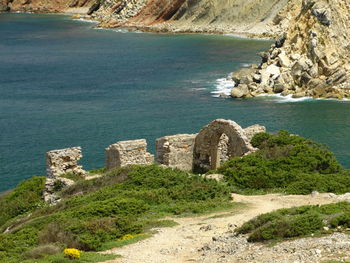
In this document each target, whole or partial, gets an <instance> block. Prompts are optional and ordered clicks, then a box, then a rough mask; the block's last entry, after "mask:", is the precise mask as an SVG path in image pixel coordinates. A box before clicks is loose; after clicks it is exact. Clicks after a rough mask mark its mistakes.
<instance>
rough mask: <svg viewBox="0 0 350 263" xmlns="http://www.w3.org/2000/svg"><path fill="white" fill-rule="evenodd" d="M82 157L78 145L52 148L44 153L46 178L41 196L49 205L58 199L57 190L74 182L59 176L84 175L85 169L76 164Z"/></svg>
mask: <svg viewBox="0 0 350 263" xmlns="http://www.w3.org/2000/svg"><path fill="white" fill-rule="evenodd" d="M81 157H83V155H82V153H81V148H80V147H72V148H66V149H60V150H52V151H49V152H47V153H46V168H47V178H46V182H45V189H44V193H43V198H44V201H45V202H46V203H49V204H51V205H54V204H57V203H58V202H59V201H60V197H59V195H58V192H59V191H60V190H61V189H63V188H65V187H68V186H70V185H73V184H74V181H73V180H70V179H67V178H64V177H61V176H62V175H64V174H76V175H85V174H86V171H84V170H83V167H82V166H80V165H78V161H79V160H80V159H81Z"/></svg>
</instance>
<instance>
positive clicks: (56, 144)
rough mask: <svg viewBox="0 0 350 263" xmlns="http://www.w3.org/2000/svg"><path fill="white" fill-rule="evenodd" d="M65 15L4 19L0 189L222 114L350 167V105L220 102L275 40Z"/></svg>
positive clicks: (94, 163) (193, 128) (95, 162)
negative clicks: (142, 28) (221, 85)
mask: <svg viewBox="0 0 350 263" xmlns="http://www.w3.org/2000/svg"><path fill="white" fill-rule="evenodd" d="M92 26H93V25H92V24H90V23H85V22H81V21H74V20H71V19H70V18H69V17H67V16H59V15H36V14H0V192H1V191H4V190H6V189H9V188H12V187H14V186H15V185H16V184H17V183H18V182H19V181H20V180H23V179H25V178H28V177H31V176H33V175H44V174H45V152H47V151H49V150H52V149H59V148H65V147H70V146H82V147H83V153H84V158H83V160H82V164H83V165H84V166H85V167H86V169H91V168H98V167H103V166H104V148H105V147H107V146H108V145H110V144H112V143H115V142H117V141H120V140H127V139H138V138H146V139H147V140H148V143H149V149H150V150H151V151H154V141H155V138H158V137H161V136H164V135H172V134H177V133H194V132H198V130H199V129H200V128H201V127H202V126H204V125H206V124H207V123H209V122H210V121H211V120H213V119H216V118H226V119H232V120H235V121H236V122H238V123H239V124H240V125H242V126H243V127H246V126H248V125H252V124H255V123H259V124H262V125H265V126H266V127H267V128H268V130H270V131H276V130H278V129H287V130H289V131H291V132H293V133H298V134H300V135H303V136H305V137H308V138H312V139H315V140H318V141H320V142H322V143H324V144H327V145H328V146H329V147H330V149H331V150H333V151H334V152H335V154H336V156H337V157H338V159H339V160H340V161H341V162H342V163H343V164H344V165H345V166H347V167H350V150H349V149H350V102H339V101H321V100H305V101H300V102H295V101H294V102H292V101H289V100H284V101H281V100H279V99H276V98H270V97H269V98H266V97H265V98H255V99H249V100H233V99H221V98H215V97H213V96H212V94H211V92H212V91H214V90H215V89H216V86H217V84H218V83H217V81H216V80H217V79H219V78H223V77H225V76H226V75H227V74H228V73H229V72H230V71H232V70H234V69H238V68H239V67H242V66H243V65H244V64H246V63H248V64H249V63H256V62H258V60H259V58H258V56H257V55H256V53H257V52H259V51H261V50H264V49H266V48H267V47H268V46H269V45H270V44H271V42H269V41H261V40H246V39H238V38H233V37H229V36H206V35H160V34H158V35H157V34H149V33H146V34H144V33H125V32H115V31H111V30H97V29H93V28H92Z"/></svg>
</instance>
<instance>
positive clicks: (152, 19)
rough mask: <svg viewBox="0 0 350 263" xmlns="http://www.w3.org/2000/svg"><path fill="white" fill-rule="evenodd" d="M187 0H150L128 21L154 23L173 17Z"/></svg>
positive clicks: (144, 23)
mask: <svg viewBox="0 0 350 263" xmlns="http://www.w3.org/2000/svg"><path fill="white" fill-rule="evenodd" d="M185 1H186V0H149V1H148V3H147V4H146V5H145V6H144V8H143V9H142V10H141V12H140V13H139V14H138V15H136V16H135V17H134V18H132V19H130V20H129V21H128V23H142V24H143V25H146V26H147V25H152V24H155V23H160V22H164V21H167V20H169V19H171V18H172V17H173V16H174V15H175V14H176V12H177V11H178V10H179V9H180V7H181V6H182V5H183V4H184V3H185Z"/></svg>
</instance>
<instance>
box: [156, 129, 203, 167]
mask: <svg viewBox="0 0 350 263" xmlns="http://www.w3.org/2000/svg"><path fill="white" fill-rule="evenodd" d="M196 136H197V134H178V135H173V136H165V137H162V138H159V139H157V140H156V161H157V163H159V164H163V165H165V166H168V167H171V168H177V169H179V170H182V171H191V170H192V165H193V162H192V159H193V147H194V141H195V138H196Z"/></svg>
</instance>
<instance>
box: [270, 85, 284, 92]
mask: <svg viewBox="0 0 350 263" xmlns="http://www.w3.org/2000/svg"><path fill="white" fill-rule="evenodd" d="M285 88H286V87H285V86H284V85H283V84H275V85H274V86H273V92H275V93H281V92H283V91H284V90H285Z"/></svg>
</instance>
